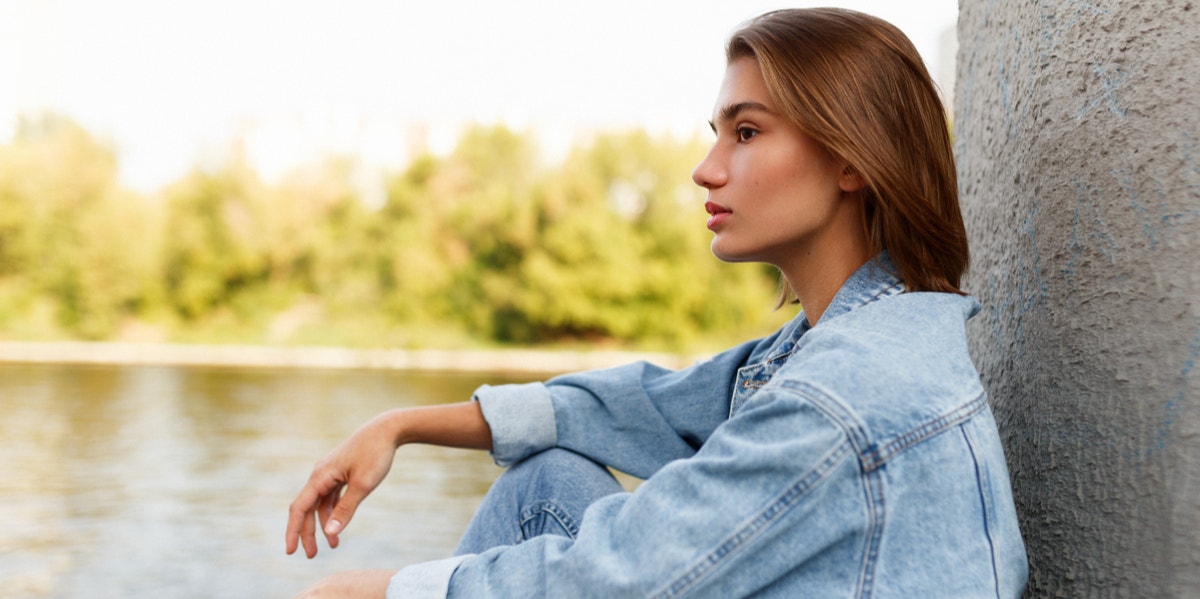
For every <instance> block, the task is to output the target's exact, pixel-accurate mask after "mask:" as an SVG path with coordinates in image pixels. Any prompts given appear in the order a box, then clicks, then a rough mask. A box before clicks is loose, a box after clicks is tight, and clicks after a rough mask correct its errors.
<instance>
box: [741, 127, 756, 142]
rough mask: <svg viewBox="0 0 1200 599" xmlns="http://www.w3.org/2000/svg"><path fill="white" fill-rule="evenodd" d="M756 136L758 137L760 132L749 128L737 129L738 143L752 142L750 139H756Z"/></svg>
mask: <svg viewBox="0 0 1200 599" xmlns="http://www.w3.org/2000/svg"><path fill="white" fill-rule="evenodd" d="M755 135H758V131H755V130H754V129H751V128H749V127H738V128H737V138H738V141H750V138H752V137H754V136H755Z"/></svg>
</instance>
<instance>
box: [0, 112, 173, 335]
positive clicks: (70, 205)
mask: <svg viewBox="0 0 1200 599" xmlns="http://www.w3.org/2000/svg"><path fill="white" fill-rule="evenodd" d="M150 219H151V215H150V214H149V213H148V212H147V211H146V210H145V206H144V205H143V204H142V202H141V201H140V199H139V198H138V197H137V196H135V195H134V194H131V193H128V192H125V191H123V190H121V189H120V188H119V186H118V183H117V164H116V158H115V155H114V153H113V152H112V150H111V149H110V148H108V147H107V146H105V145H104V144H102V143H100V142H98V141H97V140H96V139H95V138H93V137H92V136H91V135H90V134H88V133H87V131H85V130H84V129H83V128H82V127H80V126H79V125H77V124H75V123H74V122H72V121H70V120H69V119H65V118H63V117H58V116H54V115H47V116H42V117H39V118H36V119H23V120H22V121H21V124H20V126H19V128H18V132H17V135H16V138H15V140H14V142H13V144H12V145H11V146H9V147H6V148H4V149H3V150H2V151H0V278H6V279H8V280H9V281H10V282H12V281H13V280H15V279H18V280H20V282H19V284H17V285H14V286H12V287H17V288H23V289H25V290H26V291H27V292H29V291H32V292H33V293H35V294H38V295H41V296H43V297H46V298H48V299H49V300H50V301H51V302H52V303H53V305H55V306H56V307H57V308H56V313H57V317H58V321H59V323H60V324H61V325H62V326H64V327H65V328H66V329H67V330H69V331H71V332H73V333H75V334H77V335H80V336H82V337H85V338H103V337H106V336H109V335H111V334H112V333H113V332H115V330H116V329H117V327H118V326H119V324H120V322H121V320H122V319H123V318H124V317H126V316H128V315H130V314H132V313H133V312H135V311H136V309H137V308H138V306H139V305H140V303H141V302H142V301H143V299H144V294H145V291H146V288H145V285H144V283H145V281H146V280H147V276H148V274H149V272H151V269H152V264H151V263H150V262H149V261H148V260H147V250H148V249H149V248H147V247H145V246H144V245H142V242H143V241H145V240H146V239H147V238H148V234H149V232H150V230H151V228H152V227H153V223H152V222H150Z"/></svg>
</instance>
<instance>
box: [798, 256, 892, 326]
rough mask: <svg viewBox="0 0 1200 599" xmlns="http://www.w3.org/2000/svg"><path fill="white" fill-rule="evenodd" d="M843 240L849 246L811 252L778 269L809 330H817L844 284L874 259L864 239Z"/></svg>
mask: <svg viewBox="0 0 1200 599" xmlns="http://www.w3.org/2000/svg"><path fill="white" fill-rule="evenodd" d="M843 239H845V240H847V241H848V242H849V243H846V244H842V245H843V247H840V248H832V247H831V248H827V251H823V252H814V253H812V254H810V255H808V256H805V257H803V258H802V259H798V260H795V261H794V262H793V263H792V264H789V265H786V267H785V266H781V265H777V266H780V270H781V271H782V272H783V277H784V280H785V281H786V282H787V284H788V285H789V286H790V287H791V289H792V292H793V293H795V294H796V299H798V300H799V301H800V306H801V307H802V308H803V309H804V317H805V319H807V320H808V324H809V325H811V326H816V324H817V321H818V320H820V319H821V316H822V315H823V314H824V313H825V309H826V308H828V307H829V304H830V303H831V302H832V301H833V297H834V296H835V295H837V292H838V290H839V289H841V288H842V285H843V284H845V282H846V280H847V279H849V278H850V276H851V275H853V274H854V272H855V271H857V270H858V269H859V268H860V267H861V266H862V265H863V264H866V263H867V261H868V260H870V259H871V258H872V257H873V256H872V253H871V250H870V248H869V247H868V244H867V243H866V237H865V236H862V237H861V238H859V237H858V236H851V237H847V238H843Z"/></svg>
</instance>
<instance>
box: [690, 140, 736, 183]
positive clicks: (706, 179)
mask: <svg viewBox="0 0 1200 599" xmlns="http://www.w3.org/2000/svg"><path fill="white" fill-rule="evenodd" d="M716 150H717V148H716V147H715V146H714V147H713V148H712V149H711V150H709V151H708V154H707V155H706V156H705V157H704V160H701V161H700V164H697V165H696V168H695V169H693V170H692V182H694V183H695V184H696V185H699V186H700V187H703V188H705V189H713V188H715V187H720V186H722V185H724V184H725V182H726V181H727V180H728V178H729V177H728V175H727V174H726V172H725V168H724V167H723V166H722V165H721V163H720V161H719V160H718V157H717V156H716V155H715V154H716Z"/></svg>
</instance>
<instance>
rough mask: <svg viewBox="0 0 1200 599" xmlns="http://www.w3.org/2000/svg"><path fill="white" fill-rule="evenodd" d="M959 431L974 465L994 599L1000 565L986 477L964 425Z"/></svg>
mask: <svg viewBox="0 0 1200 599" xmlns="http://www.w3.org/2000/svg"><path fill="white" fill-rule="evenodd" d="M959 431H960V432H962V436H963V441H965V442H966V444H967V451H970V452H971V463H972V465H974V467H975V483H976V486H975V488H976V489H978V491H979V507H980V509H982V510H983V534H984V536H985V537H987V542H988V552H989V553H990V554H991V555H990V557H991V562H992V584H994V585H995V586H994V587H993V588H995V590H996V599H1000V565H999V564H998V563H997V562H996V558H997V555H996V541H995V539H994V538H993V536H992V513H993V510H992V506H991V505H990V502H989V501H988V499H987V494H986V493H985V492H984V489H985V487H986V486H987V485H986V477H984V475H983V471H982V470H981V469H980V465H979V456H977V455H976V454H975V443H974V442H972V440H971V435H970V433H969V432H967V430H966V428H965V427H962V426H960V427H959Z"/></svg>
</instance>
